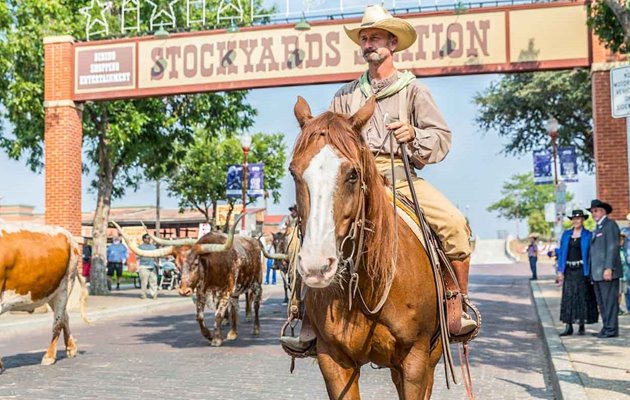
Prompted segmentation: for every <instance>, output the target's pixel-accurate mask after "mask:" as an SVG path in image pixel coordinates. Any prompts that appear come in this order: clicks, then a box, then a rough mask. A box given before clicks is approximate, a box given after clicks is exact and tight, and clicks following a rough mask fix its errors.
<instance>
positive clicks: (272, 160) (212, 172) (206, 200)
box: [168, 129, 286, 227]
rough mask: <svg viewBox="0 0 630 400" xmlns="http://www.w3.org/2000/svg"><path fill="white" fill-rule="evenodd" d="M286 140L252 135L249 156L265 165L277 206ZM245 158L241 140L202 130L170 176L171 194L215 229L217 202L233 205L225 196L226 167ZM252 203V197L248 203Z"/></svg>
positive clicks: (266, 184)
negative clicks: (212, 212)
mask: <svg viewBox="0 0 630 400" xmlns="http://www.w3.org/2000/svg"><path fill="white" fill-rule="evenodd" d="M283 138H284V135H283V134H281V133H276V134H273V135H265V134H262V133H257V134H255V135H253V138H252V139H253V140H252V146H251V152H250V157H249V162H251V163H256V162H264V164H265V168H264V173H265V176H264V182H263V185H264V189H265V191H271V193H272V197H273V199H274V201H275V202H276V203H277V202H278V201H279V200H280V192H279V189H280V187H281V180H282V177H283V176H284V163H285V161H286V155H285V144H284V142H283ZM242 159H243V150H242V149H241V144H240V142H239V140H238V138H236V137H226V135H225V134H221V135H209V134H207V133H206V131H205V130H203V129H201V130H198V131H197V132H196V135H195V139H194V143H193V144H192V145H191V146H189V147H188V148H187V149H185V155H184V156H183V157H182V158H181V160H180V163H179V166H178V167H177V168H176V169H175V170H173V171H172V173H171V174H170V175H169V177H168V182H169V191H170V193H171V194H173V195H175V196H177V197H178V198H179V207H180V209H182V210H183V209H187V208H194V209H197V210H198V211H199V212H201V213H202V214H203V215H204V216H205V217H206V221H207V222H209V223H210V225H211V226H212V227H214V226H215V225H216V221H217V214H216V211H217V205H218V203H219V202H220V201H228V203H229V204H230V205H232V204H233V203H234V200H228V198H227V195H226V181H227V166H228V165H229V164H240V163H241V162H242ZM252 200H253V199H251V198H250V199H249V202H251V201H252ZM210 210H214V214H213V215H210ZM228 221H229V218H228Z"/></svg>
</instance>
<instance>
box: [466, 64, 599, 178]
mask: <svg viewBox="0 0 630 400" xmlns="http://www.w3.org/2000/svg"><path fill="white" fill-rule="evenodd" d="M473 101H474V102H475V104H477V105H478V106H479V110H478V113H477V116H476V117H475V123H476V124H477V126H478V127H479V128H480V129H482V130H484V131H489V130H493V129H494V130H496V131H497V133H498V134H499V136H502V137H504V138H507V139H508V142H507V143H506V144H505V145H504V148H503V150H502V151H503V153H505V154H514V155H524V154H528V153H530V152H531V151H533V150H538V149H543V148H551V143H550V138H549V135H548V134H547V131H546V128H545V123H546V121H547V120H548V119H549V117H550V116H553V117H555V118H556V119H557V120H558V122H559V123H560V129H559V130H558V145H559V146H568V145H574V146H576V149H577V155H578V161H579V163H580V166H581V168H583V169H585V170H587V171H591V170H592V169H593V166H594V153H593V122H592V102H591V78H590V75H589V72H588V71H583V70H572V71H563V72H532V73H521V74H512V75H506V76H503V77H502V78H501V79H500V80H499V81H497V82H494V83H493V84H492V85H491V86H490V87H489V88H488V89H487V90H485V91H484V92H483V93H478V94H477V95H476V96H475V98H474V100H473Z"/></svg>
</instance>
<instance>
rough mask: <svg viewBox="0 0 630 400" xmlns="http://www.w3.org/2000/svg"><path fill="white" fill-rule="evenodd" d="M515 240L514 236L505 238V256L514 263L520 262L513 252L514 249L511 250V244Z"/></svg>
mask: <svg viewBox="0 0 630 400" xmlns="http://www.w3.org/2000/svg"><path fill="white" fill-rule="evenodd" d="M513 240H514V238H513V237H512V235H508V236H507V237H506V238H505V255H507V257H508V258H509V259H511V260H512V262H518V257H517V256H516V254H514V253H513V252H512V249H510V242H512V241H513Z"/></svg>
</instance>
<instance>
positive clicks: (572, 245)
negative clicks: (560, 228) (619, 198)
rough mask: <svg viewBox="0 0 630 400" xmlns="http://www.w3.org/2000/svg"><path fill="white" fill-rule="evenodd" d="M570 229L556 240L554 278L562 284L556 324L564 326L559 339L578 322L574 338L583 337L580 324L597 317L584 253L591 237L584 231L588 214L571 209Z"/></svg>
mask: <svg viewBox="0 0 630 400" xmlns="http://www.w3.org/2000/svg"><path fill="white" fill-rule="evenodd" d="M568 218H570V219H571V223H572V224H573V228H571V229H567V230H566V231H564V233H563V234H562V239H561V240H560V251H559V253H558V279H559V280H560V281H562V282H563V284H562V303H561V305H560V321H562V322H564V323H565V324H566V327H565V329H564V332H562V333H560V336H568V335H572V334H573V324H574V323H578V324H579V326H580V327H579V329H578V335H584V332H585V328H584V324H594V323H596V322H597V319H598V318H599V314H598V311H597V301H596V299H595V291H594V290H593V285H592V284H591V283H590V278H589V276H590V269H589V265H588V254H589V250H590V246H591V237H592V234H591V232H590V231H589V230H587V229H585V228H584V226H583V225H584V221H585V220H586V219H587V218H588V215H586V214H584V211H582V210H573V212H572V213H571V216H569V217H568Z"/></svg>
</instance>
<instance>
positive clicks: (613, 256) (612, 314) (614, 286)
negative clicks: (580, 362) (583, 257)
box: [589, 199, 621, 338]
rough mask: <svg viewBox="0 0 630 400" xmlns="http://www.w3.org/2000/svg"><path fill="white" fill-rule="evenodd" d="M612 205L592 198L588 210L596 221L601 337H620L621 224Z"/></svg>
mask: <svg viewBox="0 0 630 400" xmlns="http://www.w3.org/2000/svg"><path fill="white" fill-rule="evenodd" d="M612 209H613V208H612V206H611V205H610V204H608V203H605V202H603V201H601V200H597V199H595V200H593V201H591V208H590V209H589V211H590V212H591V214H592V215H593V218H594V219H595V221H596V222H597V227H596V228H595V232H594V233H593V239H592V242H591V257H590V263H591V278H592V279H593V284H594V285H595V295H596V296H597V304H598V305H599V312H600V314H601V315H602V321H603V327H602V330H601V331H600V332H599V333H597V334H596V336H597V337H598V338H611V337H617V336H619V315H618V313H619V300H618V294H619V278H620V277H621V258H620V256H619V227H618V226H617V223H616V222H615V221H614V220H612V219H610V218H609V217H608V215H609V214H610V213H611V212H612Z"/></svg>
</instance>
